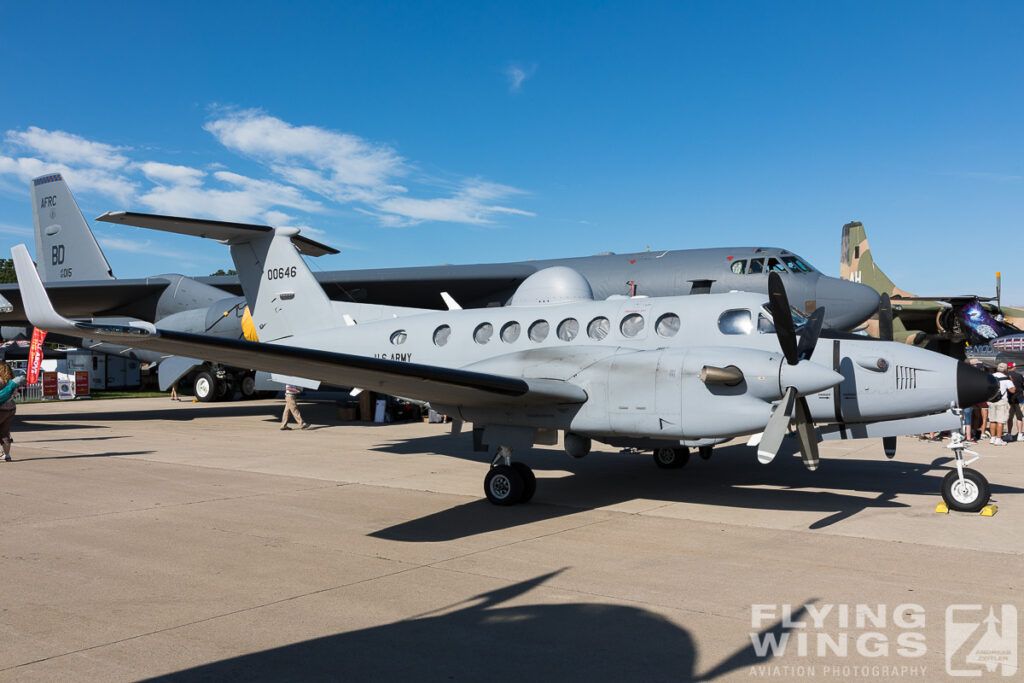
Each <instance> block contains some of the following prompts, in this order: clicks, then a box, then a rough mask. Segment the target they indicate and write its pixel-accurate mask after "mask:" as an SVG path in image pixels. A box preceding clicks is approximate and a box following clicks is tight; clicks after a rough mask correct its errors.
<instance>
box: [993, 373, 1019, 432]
mask: <svg viewBox="0 0 1024 683" xmlns="http://www.w3.org/2000/svg"><path fill="white" fill-rule="evenodd" d="M992 376H993V377H995V378H996V380H998V381H999V395H998V396H996V400H995V401H989V403H988V431H989V434H991V435H992V436H991V438H990V439H989V443H991V444H994V445H996V446H1005V445H1006V442H1005V441H1003V427H1005V426H1006V421H1007V420H1008V419H1009V418H1010V402H1009V396H1010V394H1012V393H1014V392H1015V391H1016V388H1015V387H1014V386H1013V381H1012V380H1011V379H1010V378H1009V377H1007V375H1006V363H1000V364H999V365H997V366H996V371H995V372H993V373H992Z"/></svg>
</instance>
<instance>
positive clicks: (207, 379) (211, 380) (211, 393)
mask: <svg viewBox="0 0 1024 683" xmlns="http://www.w3.org/2000/svg"><path fill="white" fill-rule="evenodd" d="M195 396H196V398H198V399H199V400H200V401H202V402H203V403H209V402H210V401H216V400H217V378H216V377H214V376H213V375H211V374H210V373H208V372H205V371H204V372H200V373H199V374H197V375H196V383H195Z"/></svg>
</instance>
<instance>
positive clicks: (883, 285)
mask: <svg viewBox="0 0 1024 683" xmlns="http://www.w3.org/2000/svg"><path fill="white" fill-rule="evenodd" d="M842 243H843V251H842V256H841V260H840V263H839V277H841V278H843V279H844V280H850V281H851V282H860V283H861V284H865V285H867V286H868V287H870V288H871V289H873V290H875V291H876V292H878V293H879V294H888V295H889V296H890V297H893V298H898V297H899V296H913V295H912V294H910V293H909V292H907V291H906V290H903V289H900V288H899V287H897V286H896V285H895V284H894V283H893V281H892V280H890V279H889V277H888V276H887V275H886V274H885V273H883V272H882V269H881V268H879V267H878V266H877V265H876V264H875V261H874V259H873V258H872V257H871V247H869V246H868V237H867V233H866V232H865V231H864V225H863V224H862V223H860V222H859V221H853V222H850V223H847V224H846V225H844V226H843V239H842Z"/></svg>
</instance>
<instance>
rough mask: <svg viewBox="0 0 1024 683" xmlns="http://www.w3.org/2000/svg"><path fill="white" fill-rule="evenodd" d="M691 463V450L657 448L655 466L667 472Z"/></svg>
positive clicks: (655, 450)
mask: <svg viewBox="0 0 1024 683" xmlns="http://www.w3.org/2000/svg"><path fill="white" fill-rule="evenodd" d="M689 461H690V449H689V448H655V449H654V464H655V465H657V466H658V467H660V468H662V469H665V470H674V469H678V468H680V467H682V466H684V465H685V464H686V463H688V462H689Z"/></svg>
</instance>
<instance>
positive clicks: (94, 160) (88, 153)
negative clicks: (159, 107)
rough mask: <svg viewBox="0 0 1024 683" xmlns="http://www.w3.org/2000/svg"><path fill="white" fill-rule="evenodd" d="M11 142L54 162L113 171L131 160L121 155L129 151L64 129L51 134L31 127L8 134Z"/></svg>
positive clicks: (8, 132) (8, 139)
mask: <svg viewBox="0 0 1024 683" xmlns="http://www.w3.org/2000/svg"><path fill="white" fill-rule="evenodd" d="M7 141H8V142H9V143H11V144H13V145H15V146H17V147H20V148H22V149H26V150H28V151H30V152H34V153H35V154H36V155H38V156H40V157H42V159H43V160H44V161H48V162H51V163H58V164H69V165H84V166H89V167H93V168H99V169H105V170H107V171H113V170H116V169H119V168H122V167H124V166H126V165H127V164H128V161H129V160H128V157H126V156H124V155H123V154H121V152H122V151H125V149H126V148H123V147H114V146H113V145H107V144H104V143H102V142H93V141H91V140H86V139H85V138H83V137H81V136H79V135H74V134H73V133H65V132H64V131H62V130H54V131H49V130H43V129H42V128H37V127H36V126H29V128H28V130H23V131H7Z"/></svg>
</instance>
